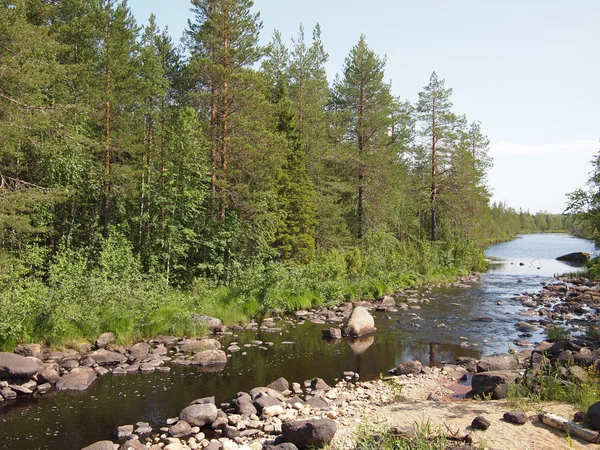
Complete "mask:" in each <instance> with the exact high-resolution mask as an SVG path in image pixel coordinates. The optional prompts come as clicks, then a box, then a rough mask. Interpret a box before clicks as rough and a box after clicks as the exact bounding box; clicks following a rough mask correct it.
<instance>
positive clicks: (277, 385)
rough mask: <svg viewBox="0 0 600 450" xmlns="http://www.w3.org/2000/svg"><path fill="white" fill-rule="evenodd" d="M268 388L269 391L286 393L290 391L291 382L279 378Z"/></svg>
mask: <svg viewBox="0 0 600 450" xmlns="http://www.w3.org/2000/svg"><path fill="white" fill-rule="evenodd" d="M267 387H268V388H269V389H273V390H275V391H277V392H285V391H289V389H290V382H289V381H288V380H286V379H285V378H283V377H281V378H277V379H276V380H275V381H273V382H272V383H271V384H269V385H268V386H267Z"/></svg>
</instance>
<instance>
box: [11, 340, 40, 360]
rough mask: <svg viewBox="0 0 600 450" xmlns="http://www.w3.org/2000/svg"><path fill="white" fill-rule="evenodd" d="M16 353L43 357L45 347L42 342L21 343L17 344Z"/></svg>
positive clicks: (38, 357)
mask: <svg viewBox="0 0 600 450" xmlns="http://www.w3.org/2000/svg"><path fill="white" fill-rule="evenodd" d="M14 353H16V354H17V355H21V356H33V357H34V358H37V359H42V356H43V354H44V348H43V347H42V346H41V345H40V344H21V345H17V347H16V348H15V350H14Z"/></svg>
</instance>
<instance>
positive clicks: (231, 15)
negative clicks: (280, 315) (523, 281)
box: [0, 0, 589, 348]
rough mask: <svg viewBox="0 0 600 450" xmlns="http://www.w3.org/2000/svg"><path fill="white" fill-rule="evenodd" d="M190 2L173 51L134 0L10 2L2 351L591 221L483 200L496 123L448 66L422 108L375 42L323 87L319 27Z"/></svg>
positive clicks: (375, 280) (311, 303) (189, 319)
mask: <svg viewBox="0 0 600 450" xmlns="http://www.w3.org/2000/svg"><path fill="white" fill-rule="evenodd" d="M190 8H191V10H192V12H193V15H194V16H193V19H192V20H190V21H189V22H188V26H187V29H186V32H185V37H184V40H183V42H182V44H181V45H179V44H178V43H175V42H173V40H172V38H171V37H170V35H169V32H168V30H165V29H163V30H161V29H160V28H159V27H158V26H157V24H156V18H155V17H154V16H151V17H150V18H149V20H148V22H147V23H145V24H143V25H141V24H138V23H136V21H135V20H134V18H133V16H132V14H131V12H130V10H129V9H128V7H127V2H126V1H121V2H117V1H115V0H0V310H2V311H3V314H2V315H0V347H2V348H11V347H12V346H14V345H15V344H16V343H17V342H20V341H24V340H29V341H40V342H44V343H46V344H49V345H63V344H69V343H73V342H77V341H81V340H86V339H87V340H90V339H95V337H97V335H98V334H99V333H101V332H104V331H113V332H116V333H117V335H118V337H119V339H120V340H121V341H122V342H127V341H132V340H134V339H136V338H138V337H141V336H150V335H153V334H156V333H165V334H177V335H183V334H188V335H194V334H198V333H201V332H202V331H203V330H202V325H201V324H199V322H198V321H197V320H195V317H196V315H197V314H208V315H214V316H217V317H219V318H221V319H222V320H223V321H225V322H230V323H234V322H244V321H245V320H248V319H250V318H256V317H260V316H262V315H264V314H267V313H271V312H273V311H289V310H295V309H300V308H311V307H318V306H320V305H328V304H336V303H338V302H341V301H348V300H355V299H358V298H361V299H369V298H375V297H378V296H380V295H382V294H384V293H389V292H394V291H397V290H399V289H402V288H406V287H411V286H418V285H420V284H422V283H424V282H440V281H448V280H450V279H451V278H452V277H453V276H456V275H459V274H462V273H467V272H470V271H472V270H481V269H483V268H484V267H485V260H484V258H483V252H482V249H483V248H484V246H485V245H486V244H489V243H491V242H496V241H501V240H506V239H510V238H511V237H513V236H514V235H516V234H518V233H523V232H536V231H547V232H552V231H569V232H573V233H577V234H585V233H586V227H585V224H584V223H583V222H582V221H581V220H577V216H571V215H556V214H546V213H542V212H540V213H535V214H532V213H530V212H529V211H525V212H524V211H516V210H514V209H512V208H510V206H509V205H505V204H503V203H500V204H497V203H491V202H490V198H491V187H490V186H488V184H487V180H486V174H487V172H488V170H489V169H490V167H491V165H492V163H493V162H492V160H491V158H490V156H489V155H488V153H489V144H490V143H489V140H488V138H487V137H486V135H485V133H484V131H483V125H482V124H481V123H480V122H478V121H477V120H474V119H473V118H469V119H467V117H465V116H464V115H462V114H460V112H457V111H455V110H454V108H453V104H452V94H453V92H452V88H451V87H448V86H446V85H445V81H444V79H443V78H441V77H440V76H438V74H436V73H435V72H432V73H431V76H430V78H429V80H423V84H424V87H423V89H422V91H421V92H419V93H418V101H417V102H416V103H411V102H409V101H407V100H406V99H405V98H404V97H399V96H397V95H396V94H394V93H393V92H392V86H391V84H390V82H388V81H386V80H387V78H386V74H385V67H386V58H385V57H384V56H381V55H378V54H377V53H376V51H375V49H372V48H371V47H369V44H368V40H367V37H365V36H361V37H360V38H359V40H358V42H356V43H355V44H354V46H353V47H352V49H351V51H350V53H349V54H348V55H347V57H346V59H345V62H344V64H343V67H341V68H340V72H339V75H338V76H336V77H335V79H333V80H328V78H327V74H326V71H325V64H326V62H327V61H328V54H327V51H326V49H325V48H324V46H323V43H322V40H321V29H320V27H319V25H318V24H317V25H316V26H314V28H313V29H312V30H306V29H305V28H304V27H303V26H301V25H300V26H299V28H298V31H297V34H296V35H295V36H294V37H293V38H292V39H284V38H283V36H282V34H281V33H279V32H275V34H274V36H272V40H271V43H270V44H269V45H267V46H263V45H261V44H260V39H259V35H260V32H261V28H262V22H261V19H260V14H259V12H257V11H255V10H254V9H253V3H252V1H251V0H192V1H191V3H190ZM394 87H395V89H398V88H399V89H400V90H401V88H402V87H401V86H394ZM574 195H575V194H574ZM588 229H589V228H588Z"/></svg>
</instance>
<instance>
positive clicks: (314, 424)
mask: <svg viewBox="0 0 600 450" xmlns="http://www.w3.org/2000/svg"><path fill="white" fill-rule="evenodd" d="M336 430H337V423H336V422H335V420H331V419H311V420H297V421H295V422H287V423H284V424H282V425H281V431H282V434H283V438H284V439H285V440H286V441H287V442H291V443H292V444H294V445H295V446H296V447H298V448H300V449H302V448H308V447H317V448H321V447H323V446H325V445H328V444H329V443H330V442H331V441H332V440H333V437H334V436H335V432H336Z"/></svg>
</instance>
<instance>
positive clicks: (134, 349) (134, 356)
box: [127, 342, 150, 361]
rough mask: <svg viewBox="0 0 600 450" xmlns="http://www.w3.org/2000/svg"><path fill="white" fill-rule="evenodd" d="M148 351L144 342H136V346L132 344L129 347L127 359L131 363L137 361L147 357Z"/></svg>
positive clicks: (148, 347) (148, 348)
mask: <svg viewBox="0 0 600 450" xmlns="http://www.w3.org/2000/svg"><path fill="white" fill-rule="evenodd" d="M149 351H150V346H149V345H148V344H146V343H145V342H138V343H137V344H133V345H132V346H131V347H129V349H128V350H127V353H128V354H129V359H130V360H131V361H136V360H137V361H139V360H141V359H143V358H144V357H145V356H146V355H148V352H149Z"/></svg>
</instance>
